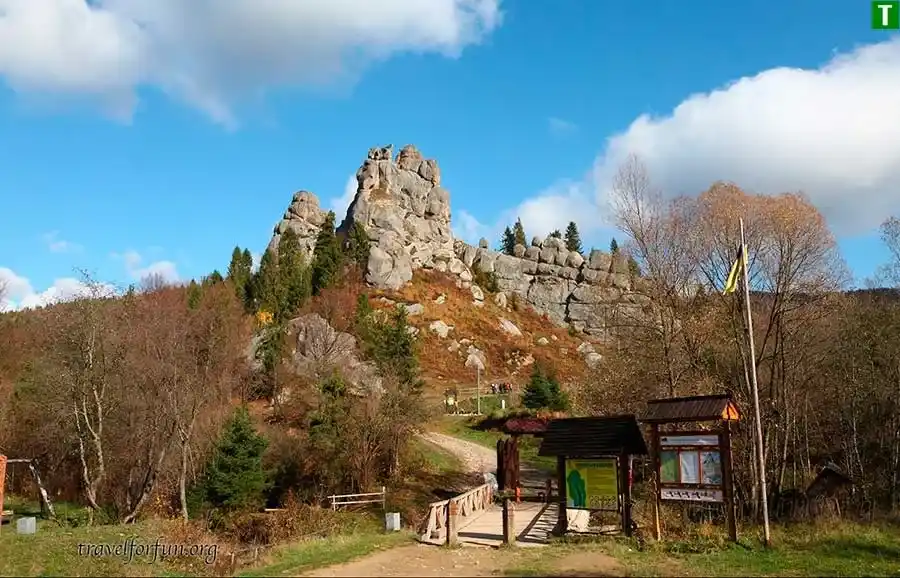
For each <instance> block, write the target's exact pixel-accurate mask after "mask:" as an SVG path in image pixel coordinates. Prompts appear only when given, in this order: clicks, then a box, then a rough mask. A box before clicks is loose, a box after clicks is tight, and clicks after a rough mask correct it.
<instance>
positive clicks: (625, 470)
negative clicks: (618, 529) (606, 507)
mask: <svg viewBox="0 0 900 578" xmlns="http://www.w3.org/2000/svg"><path fill="white" fill-rule="evenodd" d="M619 469H620V470H621V471H622V531H623V532H624V533H625V536H626V537H631V456H629V455H628V454H625V453H623V454H622V455H621V456H620V457H619Z"/></svg>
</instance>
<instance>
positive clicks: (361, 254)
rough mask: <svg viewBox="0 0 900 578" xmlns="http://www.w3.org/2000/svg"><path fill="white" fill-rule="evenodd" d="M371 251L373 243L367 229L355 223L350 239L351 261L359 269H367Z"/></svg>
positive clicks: (351, 229)
mask: <svg viewBox="0 0 900 578" xmlns="http://www.w3.org/2000/svg"><path fill="white" fill-rule="evenodd" d="M370 250H371V241H370V240H369V234H368V233H366V228H365V227H364V226H363V225H362V223H360V222H359V221H353V226H352V227H350V235H349V237H348V254H349V255H350V261H351V262H352V263H354V264H355V265H356V266H357V267H359V268H361V269H365V268H366V266H367V265H368V264H369V251H370Z"/></svg>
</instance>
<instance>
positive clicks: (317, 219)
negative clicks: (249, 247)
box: [268, 191, 328, 259]
mask: <svg viewBox="0 0 900 578" xmlns="http://www.w3.org/2000/svg"><path fill="white" fill-rule="evenodd" d="M327 214H328V212H327V211H323V210H322V209H321V208H320V207H319V199H318V198H316V196H315V195H314V194H312V193H310V192H309V191H297V192H296V193H294V198H293V199H291V204H290V206H289V207H288V209H287V211H285V212H284V215H283V216H282V217H281V220H280V221H278V224H277V225H275V231H274V234H273V235H272V240H271V241H269V247H268V248H269V249H272V250H273V251H274V250H275V249H276V248H278V242H279V241H280V240H281V235H282V233H284V232H285V231H287V230H288V229H293V230H294V232H295V233H296V234H297V237H298V238H299V239H300V247H301V248H302V249H303V250H304V251H305V252H306V256H307V259H309V258H310V257H312V253H313V249H315V247H316V236H317V235H318V234H319V229H320V228H321V227H322V224H323V223H325V216H326V215H327Z"/></svg>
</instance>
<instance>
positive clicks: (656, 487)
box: [650, 424, 662, 542]
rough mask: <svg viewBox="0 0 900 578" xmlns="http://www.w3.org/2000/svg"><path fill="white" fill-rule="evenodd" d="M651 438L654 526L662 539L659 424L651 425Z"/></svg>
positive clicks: (657, 538)
mask: <svg viewBox="0 0 900 578" xmlns="http://www.w3.org/2000/svg"><path fill="white" fill-rule="evenodd" d="M651 428H652V432H651V436H652V438H653V439H651V440H650V446H651V449H650V454H651V456H650V458H651V460H652V462H653V528H654V530H655V532H656V541H657V542H659V541H660V540H662V528H661V527H660V525H659V496H660V479H659V467H660V461H659V459H660V458H659V424H653V425H652V426H651Z"/></svg>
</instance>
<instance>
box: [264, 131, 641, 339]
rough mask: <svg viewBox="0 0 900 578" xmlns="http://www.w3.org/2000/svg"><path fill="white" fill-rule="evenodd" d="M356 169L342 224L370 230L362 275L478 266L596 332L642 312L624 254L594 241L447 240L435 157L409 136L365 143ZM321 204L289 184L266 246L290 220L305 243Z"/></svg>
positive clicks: (507, 290)
mask: <svg viewBox="0 0 900 578" xmlns="http://www.w3.org/2000/svg"><path fill="white" fill-rule="evenodd" d="M356 179H357V192H356V196H355V198H354V199H353V202H352V203H351V205H350V208H349V209H348V210H347V215H346V217H345V218H344V220H343V222H342V224H341V226H340V228H339V230H341V231H348V230H349V229H350V227H352V226H353V224H354V223H361V224H362V225H363V227H364V229H365V230H366V232H367V233H368V235H369V238H370V240H371V241H372V248H371V253H370V255H369V261H368V267H367V271H366V280H367V282H368V283H370V284H371V285H374V286H376V287H379V288H385V289H398V288H400V287H401V286H403V284H405V283H407V282H408V281H410V279H412V274H413V271H414V270H415V269H419V268H426V269H430V268H434V269H436V270H438V271H447V272H449V273H450V274H452V275H454V276H456V277H457V278H458V280H457V282H458V284H459V285H460V286H466V287H469V286H471V282H472V280H473V277H474V275H473V272H475V271H482V272H484V273H486V274H492V275H494V276H496V279H497V284H498V287H499V289H500V290H501V291H502V293H503V294H504V295H505V296H507V297H512V296H514V295H515V296H516V298H517V299H518V300H519V301H520V302H524V303H527V304H529V305H530V306H531V307H532V308H534V309H535V310H536V311H537V312H539V313H542V314H546V315H547V316H548V317H549V318H550V319H551V320H553V321H554V322H556V323H559V324H571V325H572V326H573V327H574V328H575V329H577V330H581V331H585V332H586V333H588V334H590V335H596V336H603V335H604V334H605V333H606V331H607V328H608V327H610V326H611V325H613V324H616V325H619V324H621V323H622V322H623V321H625V320H627V319H628V318H629V317H631V318H636V317H640V316H642V311H643V306H644V305H645V304H646V298H645V297H644V296H642V295H640V294H639V293H636V292H634V291H633V287H632V284H633V283H634V282H635V281H633V280H632V278H631V275H630V274H629V270H628V262H627V260H626V259H625V257H624V256H623V255H616V256H613V255H610V254H608V253H605V252H603V251H597V250H594V251H592V252H591V253H590V255H588V256H587V258H585V257H584V256H582V255H581V254H579V253H576V252H574V251H568V250H567V249H566V246H565V243H564V242H563V241H562V240H561V239H556V238H553V237H550V238H547V239H545V240H541V239H539V238H535V239H534V240H533V241H532V243H531V246H529V247H524V246H522V245H517V246H516V247H515V252H514V253H515V254H514V255H504V254H501V253H498V252H496V251H491V250H490V249H489V248H488V246H487V245H488V244H487V242H482V243H479V246H478V247H473V246H472V245H469V244H467V243H464V242H463V241H460V240H456V241H454V239H453V235H452V233H451V228H450V194H449V193H448V192H447V190H446V189H444V188H442V187H441V186H440V170H439V169H438V165H437V162H436V161H434V160H432V159H424V158H423V157H422V155H421V153H419V151H418V150H417V149H416V148H415V147H413V146H411V145H407V146H405V147H403V149H402V150H401V151H400V152H399V154H397V156H396V158H394V157H393V150H392V148H391V147H390V146H388V147H376V148H372V149H370V150H369V154H368V157H367V158H366V160H365V161H364V162H363V164H362V166H361V167H360V168H359V170H358V171H357V174H356ZM325 214H326V213H325V212H324V211H322V209H320V208H319V203H318V200H317V199H316V197H315V196H314V195H313V194H312V193H309V192H306V191H301V192H299V193H296V194H295V195H294V198H293V200H292V202H291V206H290V207H289V208H288V210H287V212H286V213H285V214H284V217H283V218H282V220H281V221H280V222H279V223H278V225H276V228H275V236H274V237H273V238H272V242H271V243H270V247H274V246H277V243H278V239H279V237H280V234H281V233H283V232H284V231H285V230H287V228H288V227H290V228H292V229H294V231H296V232H297V235H298V236H299V237H300V240H301V244H302V245H303V246H304V247H306V248H307V250H308V251H309V252H310V253H311V252H312V250H313V248H314V247H315V237H316V235H317V234H318V231H319V229H320V227H321V225H322V223H323V222H324V220H325ZM637 282H640V280H637ZM503 301H505V299H504V300H503Z"/></svg>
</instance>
